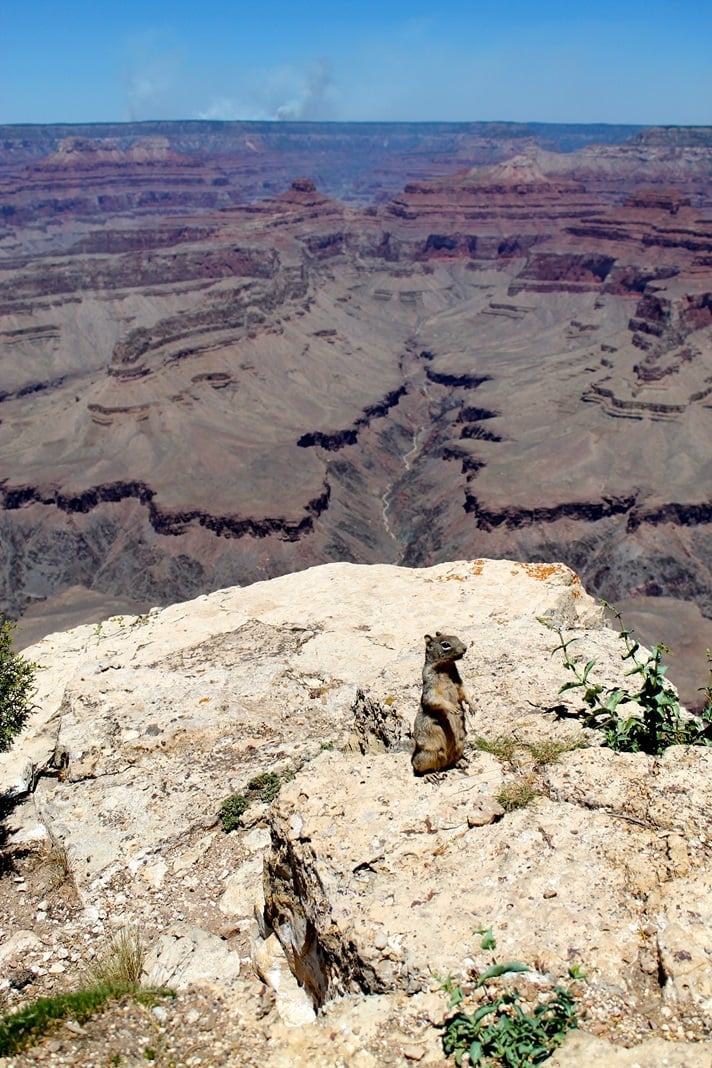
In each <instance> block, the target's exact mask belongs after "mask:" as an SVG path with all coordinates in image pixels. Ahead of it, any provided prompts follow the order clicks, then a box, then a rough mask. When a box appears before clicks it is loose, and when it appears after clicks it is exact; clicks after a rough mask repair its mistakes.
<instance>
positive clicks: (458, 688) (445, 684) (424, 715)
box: [411, 630, 474, 775]
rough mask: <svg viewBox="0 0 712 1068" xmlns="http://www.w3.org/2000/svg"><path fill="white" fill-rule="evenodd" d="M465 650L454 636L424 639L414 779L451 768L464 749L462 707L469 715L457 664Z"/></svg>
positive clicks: (436, 634) (463, 713)
mask: <svg viewBox="0 0 712 1068" xmlns="http://www.w3.org/2000/svg"><path fill="white" fill-rule="evenodd" d="M466 652H467V646H466V645H465V643H464V642H462V641H460V639H459V638H457V637H455V635H454V634H442V633H441V632H440V631H439V630H438V631H436V632H435V637H432V636H431V635H430V634H426V635H425V664H424V665H423V693H422V696H421V698H420V711H419V712H418V714H417V716H416V717H415V723H414V725H413V737H414V738H415V751H414V753H413V756H412V758H411V763H412V765H413V771H414V772H415V774H416V775H425V774H427V773H428V772H434V771H441V770H442V769H443V768H449V767H452V765H453V764H455V763H457V761H458V760H459V759H460V757H461V756H462V754H463V752H464V749H465V734H466V727H465V706H467V708H468V709H469V711H470V713H472V712H473V711H474V710H473V707H472V702H471V701H470V698H469V697H468V695H467V693H466V691H465V688H464V686H463V685H462V679H461V677H460V672H459V671H458V670H457V665H456V663H455V661H456V660H460V659H461V658H462V657H463V656H464V655H465V653H466Z"/></svg>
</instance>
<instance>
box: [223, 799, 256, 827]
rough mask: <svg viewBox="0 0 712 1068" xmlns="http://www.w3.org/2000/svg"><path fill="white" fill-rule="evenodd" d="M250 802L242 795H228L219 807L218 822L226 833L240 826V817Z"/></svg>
mask: <svg viewBox="0 0 712 1068" xmlns="http://www.w3.org/2000/svg"><path fill="white" fill-rule="evenodd" d="M249 804H250V802H249V801H248V800H247V798H246V797H245V795H244V794H230V796H229V797H226V798H225V800H224V801H223V803H222V805H221V806H220V822H221V823H222V825H223V830H224V831H225V832H227V833H229V832H230V831H234V830H236V829H237V828H238V827H239V826H240V816H241V815H242V813H243V812H246V811H247V809H248V807H249Z"/></svg>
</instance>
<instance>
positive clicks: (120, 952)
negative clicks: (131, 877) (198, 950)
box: [0, 928, 174, 1057]
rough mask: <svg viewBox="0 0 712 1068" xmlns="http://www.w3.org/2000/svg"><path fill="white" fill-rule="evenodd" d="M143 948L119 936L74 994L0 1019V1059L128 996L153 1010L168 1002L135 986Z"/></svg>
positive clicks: (127, 933) (132, 933) (128, 934)
mask: <svg viewBox="0 0 712 1068" xmlns="http://www.w3.org/2000/svg"><path fill="white" fill-rule="evenodd" d="M143 964H144V947H143V943H142V941H141V936H140V935H139V933H138V931H136V930H133V929H131V928H128V929H123V930H121V931H119V932H118V933H117V934H116V935H114V937H113V938H112V939H111V941H110V943H109V945H108V946H107V949H106V951H105V952H104V953H103V954H102V955H101V956H100V957H99V959H98V960H97V961H96V963H95V964H93V965H92V966H91V967H90V968H89V969H87V972H86V974H85V976H84V979H85V981H84V983H83V985H82V986H81V987H80V988H79V989H78V990H73V991H68V992H66V993H62V994H55V995H53V996H52V997H42V998H37V999H36V1000H35V1001H32V1002H30V1004H29V1005H25V1006H24V1007H23V1008H22V1009H18V1010H17V1011H16V1012H9V1013H6V1014H5V1015H4V1016H2V1017H0V1057H10V1056H13V1055H14V1054H16V1053H19V1052H21V1051H22V1050H23V1049H25V1048H26V1047H27V1046H30V1045H33V1044H34V1043H36V1042H39V1040H40V1039H41V1038H42V1037H43V1035H45V1034H47V1032H48V1031H50V1030H51V1029H52V1028H53V1027H54V1026H56V1024H58V1023H61V1022H62V1020H76V1021H77V1023H84V1022H85V1021H86V1020H88V1019H90V1017H92V1016H96V1015H97V1014H98V1013H100V1012H102V1011H103V1010H104V1009H105V1008H106V1006H107V1004H108V1003H109V1002H110V1001H115V1000H117V999H118V998H123V997H131V998H133V999H134V1000H135V1001H139V1002H141V1003H142V1004H148V1005H155V1004H156V1002H157V1001H158V999H159V998H165V997H173V996H174V992H173V991H172V990H168V989H165V990H159V989H156V988H154V987H142V986H141V973H142V972H143Z"/></svg>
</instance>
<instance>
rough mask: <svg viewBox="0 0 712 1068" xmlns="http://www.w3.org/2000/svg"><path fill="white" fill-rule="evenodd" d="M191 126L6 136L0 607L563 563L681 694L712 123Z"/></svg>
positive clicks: (694, 598)
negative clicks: (657, 661) (637, 130)
mask: <svg viewBox="0 0 712 1068" xmlns="http://www.w3.org/2000/svg"><path fill="white" fill-rule="evenodd" d="M200 125H201V124H156V127H157V128H156V129H155V130H154V129H152V130H150V131H147V132H145V133H144V134H140V132H139V131H137V130H135V129H134V130H131V129H130V128H128V129H126V130H124V128H121V127H119V128H118V130H117V129H114V131H113V133H111V131H109V130H101V129H97V130H96V131H92V129H91V128H90V129H89V130H88V131H85V133H84V134H83V135H82V136H81V137H79V136H77V134H76V132H72V131H71V130H70V129H69V128H67V129H65V130H63V131H59V132H58V131H56V130H55V133H54V135H52V136H51V135H50V133H49V132H48V131H49V128H47V129H46V130H45V134H44V140H43V139H42V137H41V136H40V134H39V133H36V134H35V135H34V137H31V136H30V134H29V133H27V134H26V135H23V138H24V139H23V138H19V135H15V140H9V141H6V142H5V145H6V147H5V149H4V152H3V156H2V160H3V162H2V167H1V168H0V194H1V195H0V209H1V210H2V218H3V219H4V223H3V226H2V229H1V230H0V358H1V359H2V363H1V364H0V367H1V368H2V370H1V374H0V392H1V397H2V399H1V400H0V450H1V451H0V455H2V459H3V469H2V475H1V476H0V477H1V478H2V490H1V497H2V506H3V507H2V511H1V512H0V538H1V539H2V546H3V554H2V559H3V568H2V574H1V578H0V583H1V585H0V600H1V604H2V608H3V610H4V611H6V612H9V613H10V614H12V615H19V614H22V613H25V617H24V618H25V626H26V627H27V637H28V640H29V639H30V638H32V637H35V636H37V635H38V634H39V633H41V632H42V631H43V630H44V631H46V630H47V629H55V628H56V627H57V626H61V625H63V622H64V620H65V619H71V621H72V622H75V621H77V620H78V619H89V618H92V614H93V613H96V612H101V611H102V605H103V606H105V610H104V612H103V614H107V612H110V611H112V610H113V607H114V605H116V604H121V605H123V604H126V605H127V606H129V607H130V606H132V605H133V606H135V607H137V608H142V607H144V608H145V607H148V606H150V605H152V604H155V603H167V602H169V601H172V600H176V599H178V598H182V597H188V596H193V595H195V594H198V593H200V592H203V591H206V590H210V589H215V588H219V587H222V586H226V585H229V584H232V583H245V582H250V581H253V580H255V579H258V578H262V577H265V576H271V575H276V574H280V573H284V572H287V571H292V570H298V569H300V568H303V567H306V566H310V565H312V564H314V563H319V562H322V561H328V560H351V561H356V562H375V561H385V562H394V563H404V564H407V565H409V566H419V565H424V564H430V563H434V562H438V561H441V560H445V559H448V558H452V557H453V556H469V557H473V558H474V557H477V556H481V555H488V556H514V557H519V558H521V559H532V558H540V559H546V560H551V559H562V560H565V561H566V562H567V563H569V564H570V565H571V566H573V567H575V568H576V569H577V570H578V571H579V572H580V573H581V574H582V575H583V577H584V579H585V580H586V582H587V584H588V586H589V588H590V589H592V590H593V591H594V592H595V593H597V594H599V595H602V596H604V597H606V598H607V599H609V600H612V601H615V602H617V603H623V604H624V605H625V608H626V616H627V617H628V613H630V614H631V616H632V619H633V621H634V622H635V624H636V625H637V626H639V627H641V628H642V630H643V633H644V635H645V636H647V637H648V639H649V640H651V641H652V640H659V639H661V638H662V639H664V640H666V641H667V642H668V644H670V645H673V646H674V647H675V648H676V650H677V651H678V658H677V661H675V668H676V669H677V680H678V681H679V682H681V683H682V684H683V687H684V688H685V695H686V697H687V698H688V700H693V699H694V697H695V691H696V687H697V686H699V685H701V684H702V683H703V682H704V681H705V680H704V648H705V646H707V645H710V644H712V625H711V624H710V622H709V619H710V615H711V614H712V575H711V574H710V565H709V560H710V559H711V558H712V552H711V550H712V539H711V537H710V517H711V516H712V503H711V501H710V485H709V448H708V438H709V430H708V423H709V416H710V406H711V405H712V285H711V284H710V264H711V263H712V208H711V207H710V152H711V149H710V138H709V137H707V138H705V136H703V133H704V131H691V132H689V133H688V135H687V136H686V135H685V131H646V132H644V133H642V134H639V135H638V136H637V138H635V139H634V140H632V141H629V142H626V143H623V144H618V145H615V144H598V145H590V146H588V147H578V146H580V145H581V144H582V143H583V141H582V138H583V134H582V133H581V132H580V131H579V133H578V135H577V136H578V137H579V140H578V142H572V141H571V140H570V142H569V143H568V144H567V145H566V146H565V147H567V148H571V147H576V148H577V151H574V152H565V153H562V152H557V151H552V149H553V148H556V147H557V144H556V142H555V141H554V140H553V133H552V132H551V130H552V129H554V128H550V129H549V131H548V132H546V131H545V132H544V133H542V128H539V129H536V128H529V129H527V128H526V127H521V128H519V127H517V128H516V129H513V128H511V127H504V128H497V129H495V128H491V129H490V128H488V129H484V128H479V127H478V128H477V129H475V128H474V127H465V128H459V127H447V128H442V129H440V128H438V127H428V128H427V129H426V130H424V131H421V133H420V135H419V136H420V138H421V139H420V140H417V138H416V139H413V138H415V134H414V133H413V132H412V131H411V133H410V134H408V133H407V128H405V127H395V128H394V130H395V131H398V136H397V137H396V139H395V140H394V141H393V144H392V145H391V146H390V147H389V148H388V149H386V148H384V147H383V145H384V139H383V137H382V136H381V137H380V142H379V139H378V137H377V136H376V134H377V133H378V131H375V130H373V129H371V128H369V129H368V130H364V129H360V130H359V132H358V137H357V134H356V132H355V131H353V130H352V129H350V128H348V127H338V128H333V129H331V132H330V133H329V132H328V130H327V128H324V127H319V126H318V124H314V125H313V126H309V129H301V130H300V131H299V132H294V133H292V132H290V133H289V136H288V137H287V134H285V135H284V136H285V137H286V138H287V141H286V142H285V143H284V144H283V145H282V146H281V147H280V145H279V144H278V142H277V139H276V138H277V135H276V132H275V128H274V127H271V128H265V129H263V128H262V127H261V126H259V128H247V126H246V124H229V125H230V127H231V133H230V136H231V138H232V140H230V139H228V140H227V141H225V140H223V141H222V142H221V141H220V136H219V133H218V132H216V131H215V130H212V128H211V129H210V130H207V131H206V130H203V132H202V133H201V132H200V130H199V129H198V128H197V127H198V126H200ZM233 127H234V128H233ZM238 127H239V129H237V128H238ZM201 128H202V127H201ZM40 129H41V130H42V129H44V128H40ZM457 131H459V133H457V135H456V132H457ZM630 132H633V131H630ZM59 133H61V134H62V136H61V137H60V136H59ZM693 134H694V136H693ZM409 136H410V138H411V140H410V141H409V140H408V137H409ZM201 137H204V138H205V140H203V141H202V142H201ZM394 137H395V133H394ZM573 137H574V133H572V132H571V131H569V138H573ZM18 138H19V139H18ZM358 138H360V140H358ZM398 138H400V140H399V139H398ZM379 144H380V146H381V147H379ZM398 190H400V192H398ZM367 201H375V203H370V204H369V203H367ZM33 620H34V622H33ZM32 628H34V629H32ZM688 661H689V663H694V664H696V665H697V667H696V670H694V671H692V670H691V669H690V668H689V667H688ZM673 677H675V669H673Z"/></svg>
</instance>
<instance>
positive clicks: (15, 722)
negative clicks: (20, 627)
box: [0, 620, 35, 753]
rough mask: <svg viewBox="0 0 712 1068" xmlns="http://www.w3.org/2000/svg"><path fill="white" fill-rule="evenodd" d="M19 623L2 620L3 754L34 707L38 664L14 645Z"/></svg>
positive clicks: (0, 691)
mask: <svg viewBox="0 0 712 1068" xmlns="http://www.w3.org/2000/svg"><path fill="white" fill-rule="evenodd" d="M14 629H15V624H14V623H11V622H10V621H9V620H3V622H2V623H0V753H2V752H5V750H6V749H9V748H10V746H11V745H12V743H13V740H14V738H15V735H16V734H18V733H19V732H20V731H21V730H22V728H23V727H24V725H25V723H26V722H27V717H28V716H29V714H30V712H31V711H32V709H33V707H34V706H33V704H32V699H33V697H34V695H35V665H34V664H31V663H30V662H29V661H28V660H25V658H24V657H23V656H21V655H20V654H19V653H16V652H15V651H14V650H13V648H12V632H13V630H14Z"/></svg>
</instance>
